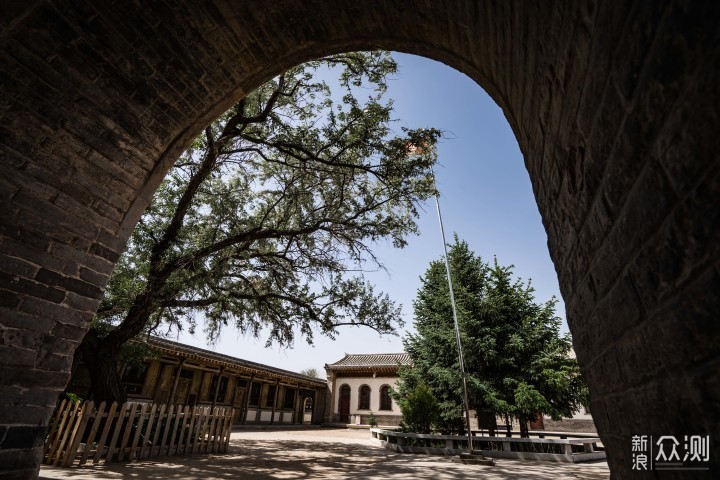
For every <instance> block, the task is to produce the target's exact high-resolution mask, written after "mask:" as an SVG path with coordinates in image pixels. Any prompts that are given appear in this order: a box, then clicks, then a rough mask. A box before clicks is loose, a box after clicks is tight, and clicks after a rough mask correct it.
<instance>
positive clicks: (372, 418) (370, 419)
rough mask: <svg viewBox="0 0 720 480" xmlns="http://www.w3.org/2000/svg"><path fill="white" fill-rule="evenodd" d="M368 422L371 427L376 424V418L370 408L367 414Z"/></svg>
mask: <svg viewBox="0 0 720 480" xmlns="http://www.w3.org/2000/svg"><path fill="white" fill-rule="evenodd" d="M368 424H370V426H371V427H373V428H374V427H377V426H378V423H377V419H376V418H375V414H374V413H373V411H372V410H370V414H369V415H368Z"/></svg>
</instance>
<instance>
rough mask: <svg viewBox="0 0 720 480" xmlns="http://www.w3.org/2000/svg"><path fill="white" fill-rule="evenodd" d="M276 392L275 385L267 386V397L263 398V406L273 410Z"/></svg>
mask: <svg viewBox="0 0 720 480" xmlns="http://www.w3.org/2000/svg"><path fill="white" fill-rule="evenodd" d="M276 392H277V385H268V393H267V397H265V406H266V407H268V408H273V407H274V406H275V393H276Z"/></svg>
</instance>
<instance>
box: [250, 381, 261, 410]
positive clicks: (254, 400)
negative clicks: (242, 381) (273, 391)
mask: <svg viewBox="0 0 720 480" xmlns="http://www.w3.org/2000/svg"><path fill="white" fill-rule="evenodd" d="M261 388H262V384H261V383H253V384H252V385H251V386H250V402H249V403H250V405H252V406H253V407H257V406H258V405H260V389H261Z"/></svg>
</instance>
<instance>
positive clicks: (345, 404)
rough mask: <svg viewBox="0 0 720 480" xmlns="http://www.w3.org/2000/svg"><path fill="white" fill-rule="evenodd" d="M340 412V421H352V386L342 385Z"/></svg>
mask: <svg viewBox="0 0 720 480" xmlns="http://www.w3.org/2000/svg"><path fill="white" fill-rule="evenodd" d="M338 413H339V414H340V423H348V422H349V421H350V386H349V385H343V386H342V387H340V402H339V403H338Z"/></svg>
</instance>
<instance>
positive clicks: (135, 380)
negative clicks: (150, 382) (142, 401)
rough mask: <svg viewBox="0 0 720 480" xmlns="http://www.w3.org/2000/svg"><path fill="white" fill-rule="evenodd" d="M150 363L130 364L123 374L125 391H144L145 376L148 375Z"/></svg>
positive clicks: (130, 392) (137, 392)
mask: <svg viewBox="0 0 720 480" xmlns="http://www.w3.org/2000/svg"><path fill="white" fill-rule="evenodd" d="M147 370H148V364H147V363H142V364H140V365H128V366H127V367H126V368H125V371H124V372H123V376H122V383H123V385H125V391H126V392H127V393H129V394H133V393H135V394H139V393H140V392H142V389H143V384H144V383H145V376H146V375H147Z"/></svg>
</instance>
